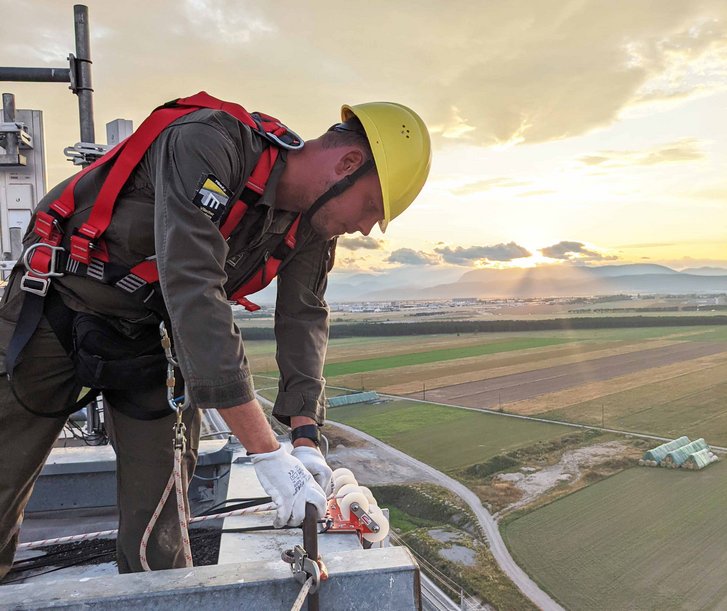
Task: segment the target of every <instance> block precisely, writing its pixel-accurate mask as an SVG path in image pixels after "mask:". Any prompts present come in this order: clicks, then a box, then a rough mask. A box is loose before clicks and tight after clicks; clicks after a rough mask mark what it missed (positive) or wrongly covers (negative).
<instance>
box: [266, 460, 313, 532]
mask: <svg viewBox="0 0 727 611" xmlns="http://www.w3.org/2000/svg"><path fill="white" fill-rule="evenodd" d="M252 464H253V465H254V466H255V473H256V474H257V478H258V479H259V480H260V483H261V484H262V487H263V488H264V489H265V492H267V493H268V494H269V495H270V498H272V500H273V503H275V505H276V509H277V513H276V515H275V521H274V522H273V526H274V527H275V528H282V527H283V526H286V525H287V526H299V525H300V524H301V523H302V522H303V518H305V504H306V503H312V504H313V505H315V506H316V509H317V510H318V518H319V519H321V518H323V517H324V516H325V515H326V495H325V494H323V490H321V487H320V486H319V485H318V484H316V482H315V480H314V479H313V476H312V475H311V474H310V473H308V470H307V469H306V468H305V467H304V466H303V464H302V463H301V462H300V460H298V459H297V458H295V457H293V456H291V455H290V454H288V451H287V450H286V449H285V447H284V446H280V447H279V448H278V449H277V450H275V451H274V452H267V453H265V454H254V455H253V457H252Z"/></svg>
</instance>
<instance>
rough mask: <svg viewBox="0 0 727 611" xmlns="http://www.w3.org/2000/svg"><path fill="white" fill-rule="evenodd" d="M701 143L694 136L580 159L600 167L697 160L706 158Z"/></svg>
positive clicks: (588, 164) (602, 152)
mask: <svg viewBox="0 0 727 611" xmlns="http://www.w3.org/2000/svg"><path fill="white" fill-rule="evenodd" d="M700 145H701V143H700V141H699V140H696V139H694V138H682V139H681V140H676V141H674V142H668V143H665V144H660V145H659V146H656V147H653V148H651V149H646V150H643V151H634V150H620V151H619V150H609V151H601V152H599V153H598V154H596V155H585V156H583V157H581V158H580V159H579V161H580V162H581V163H582V164H584V165H587V166H596V167H599V168H604V167H607V168H622V167H626V166H633V165H657V164H660V163H675V162H681V161H696V160H698V159H703V158H704V152H703V151H702V149H701V146H700Z"/></svg>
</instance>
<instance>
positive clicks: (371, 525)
mask: <svg viewBox="0 0 727 611" xmlns="http://www.w3.org/2000/svg"><path fill="white" fill-rule="evenodd" d="M351 513H352V514H354V515H355V516H356V517H357V518H358V520H359V522H360V523H361V524H363V525H364V526H365V527H366V528H368V529H369V530H370V531H371V532H372V533H377V532H379V531H380V530H381V526H379V524H378V523H377V522H376V520H374V519H373V518H372V517H371V516H370V515H369V514H368V513H366V512H365V511H364V510H363V509H361V505H359V504H358V503H351Z"/></svg>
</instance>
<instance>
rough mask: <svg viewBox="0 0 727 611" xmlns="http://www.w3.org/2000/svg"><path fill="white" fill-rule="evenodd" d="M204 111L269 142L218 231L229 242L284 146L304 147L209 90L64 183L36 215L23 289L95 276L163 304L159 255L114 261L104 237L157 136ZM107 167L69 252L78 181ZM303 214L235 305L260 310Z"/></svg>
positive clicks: (163, 113)
mask: <svg viewBox="0 0 727 611" xmlns="http://www.w3.org/2000/svg"><path fill="white" fill-rule="evenodd" d="M202 108H210V109H215V110H222V111H224V112H226V113H228V114H230V115H232V116H233V117H235V118H236V119H237V120H238V121H240V122H241V123H243V124H244V125H247V126H248V127H250V128H251V129H252V130H254V131H255V132H257V133H259V134H260V135H262V136H263V137H264V138H266V139H267V140H268V141H269V142H270V144H271V145H272V146H268V147H266V148H265V150H264V151H263V153H262V155H261V156H260V158H259V159H258V162H257V164H256V165H255V167H254V169H253V171H252V173H251V174H250V177H249V178H248V180H247V182H246V183H245V187H244V189H243V191H242V193H241V195H240V199H239V200H238V201H237V202H235V203H234V205H233V206H232V207H231V209H230V211H229V213H228V214H227V218H226V219H225V220H224V222H223V223H222V225H221V227H220V232H221V234H222V236H223V237H224V238H225V239H227V238H228V237H229V236H230V234H231V233H232V231H233V230H234V229H235V227H236V226H237V225H238V224H239V222H240V221H241V220H242V218H243V217H244V216H245V213H246V212H247V210H248V209H249V208H250V206H252V205H254V204H255V203H256V202H257V201H258V200H259V199H260V197H261V196H262V194H263V192H264V191H265V187H266V185H267V181H268V179H269V177H270V174H271V172H272V169H273V166H274V164H275V161H276V160H277V158H278V155H279V153H280V149H281V148H285V149H293V150H295V149H299V148H301V147H302V146H303V141H302V140H301V139H300V138H299V137H298V136H297V135H296V134H295V133H294V132H292V131H290V130H289V129H288V128H287V127H285V126H284V125H283V124H282V123H280V121H278V120H277V119H275V118H273V117H270V116H268V115H264V114H261V113H249V112H248V111H246V110H245V109H244V108H243V107H242V106H239V105H238V104H234V103H230V102H224V101H222V100H218V99H217V98H214V97H212V96H210V95H208V94H207V93H205V92H200V93H198V94H196V95H193V96H191V97H188V98H180V99H177V100H173V101H172V102H168V103H167V104H164V105H163V106H160V107H159V108H157V109H156V110H154V112H152V114H151V115H150V116H149V117H148V118H147V119H146V120H145V121H144V122H143V123H142V124H141V125H140V126H139V128H138V130H137V131H135V132H134V134H132V135H131V136H130V137H129V138H127V139H126V140H124V141H123V142H121V143H119V144H118V145H117V146H116V147H114V148H113V149H112V150H111V151H109V152H108V153H107V154H106V155H104V156H103V157H101V158H100V159H98V160H97V161H95V162H94V163H93V164H91V165H90V166H88V167H87V168H85V169H84V170H82V171H81V172H79V173H78V174H77V175H76V176H75V177H74V179H73V180H72V181H70V182H69V183H68V185H66V187H65V189H64V190H63V192H62V193H61V195H60V197H59V198H58V199H57V200H56V201H54V202H53V203H52V204H51V205H50V208H49V209H48V211H47V212H45V211H38V212H37V213H36V220H35V226H34V229H33V231H34V232H35V233H36V234H37V235H38V236H39V237H40V241H39V242H38V243H36V244H33V245H32V246H30V247H29V248H28V249H27V250H26V252H25V255H24V257H23V262H24V264H25V267H26V269H27V270H28V271H27V272H26V273H25V275H24V276H23V278H22V280H21V288H22V289H23V290H24V291H27V292H28V293H32V294H35V295H39V296H41V297H43V296H45V295H46V293H47V292H48V287H49V285H50V278H52V277H56V276H63V275H65V274H70V275H76V276H84V277H90V278H93V279H94V280H98V281H100V282H103V283H104V284H110V285H113V286H116V287H118V288H120V289H122V290H123V291H126V292H127V293H132V294H135V295H138V296H140V297H141V299H142V301H143V302H144V303H146V304H148V305H150V306H151V305H152V304H153V303H155V302H156V303H159V300H160V299H161V295H160V291H159V290H158V282H159V271H158V269H157V265H156V260H155V258H156V257H155V256H151V257H147V258H146V259H145V260H143V261H141V262H140V263H138V264H137V265H135V266H134V267H132V268H131V269H128V268H126V267H124V266H123V265H119V264H117V263H114V262H112V261H110V259H109V255H108V251H107V248H106V245H105V243H104V240H103V234H104V232H105V231H106V229H107V228H108V226H109V224H110V223H111V218H112V215H113V210H114V204H115V203H116V201H117V199H118V196H119V193H120V192H121V189H122V188H123V186H124V184H125V183H126V181H127V180H128V178H129V176H130V175H131V173H132V172H133V170H134V169H135V168H136V166H137V165H138V164H139V162H140V161H141V159H142V157H143V156H144V153H146V151H147V150H148V149H149V147H150V146H151V144H152V142H153V141H154V140H155V139H156V138H157V136H158V135H159V134H160V133H161V132H162V131H163V130H164V129H165V128H166V127H168V126H169V125H170V124H171V123H172V122H173V121H175V120H177V119H179V118H180V117H183V116H185V115H187V114H189V113H191V112H194V111H196V110H200V109H202ZM106 164H112V166H111V169H110V171H109V173H108V176H107V177H106V179H105V181H104V183H103V185H102V187H101V189H100V191H99V193H98V196H97V198H96V201H95V202H94V204H93V208H92V209H91V214H90V216H89V218H88V220H87V221H86V222H85V223H83V224H82V225H81V226H80V227H79V228H78V229H77V230H75V231H74V233H73V235H71V236H70V240H69V247H68V249H66V248H65V247H64V246H62V245H61V242H62V241H63V238H64V233H63V229H62V225H63V223H64V222H65V221H66V220H67V219H68V218H69V217H70V216H71V215H72V214H73V213H74V211H75V208H76V205H75V199H74V189H75V187H76V185H77V184H78V181H79V180H80V179H81V178H82V177H83V176H85V175H86V174H88V173H89V172H91V171H93V170H94V169H97V168H99V167H101V166H104V165H106ZM299 224H300V215H298V217H297V218H296V219H295V221H294V222H293V223H292V225H291V226H290V228H289V229H288V232H287V234H286V235H285V238H284V239H283V241H282V242H281V244H280V246H279V247H278V248H276V249H275V251H274V252H272V253H271V254H270V256H268V257H266V259H265V260H264V261H263V262H262V263H261V266H260V268H259V269H258V270H257V271H256V272H254V273H253V275H252V277H250V278H249V279H248V280H247V281H246V282H244V283H243V285H242V286H240V287H239V288H237V289H236V290H235V291H234V293H233V294H232V295H230V300H231V301H233V302H235V303H238V304H240V305H242V306H243V307H245V308H246V309H247V310H249V311H255V310H258V309H260V308H259V306H257V305H255V304H254V303H252V302H251V301H249V300H248V299H247V295H250V294H252V293H255V292H257V291H259V290H261V289H263V288H265V287H266V286H267V285H268V284H270V282H271V281H272V279H273V278H274V277H275V276H276V274H277V272H278V269H279V267H280V264H281V262H282V261H283V259H284V258H285V256H286V255H287V254H288V253H289V252H290V251H291V250H293V249H294V248H295V244H296V235H297V231H298V227H299Z"/></svg>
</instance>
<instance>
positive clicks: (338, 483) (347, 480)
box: [331, 473, 358, 496]
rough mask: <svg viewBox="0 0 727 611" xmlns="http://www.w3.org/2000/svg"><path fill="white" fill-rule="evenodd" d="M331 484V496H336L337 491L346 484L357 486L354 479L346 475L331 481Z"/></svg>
mask: <svg viewBox="0 0 727 611" xmlns="http://www.w3.org/2000/svg"><path fill="white" fill-rule="evenodd" d="M331 482H332V486H331V496H338V491H339V490H340V489H341V488H343V487H344V486H346V485H347V484H352V485H354V486H358V482H357V481H356V478H355V477H354V476H353V475H349V474H347V473H343V474H341V475H339V476H338V477H337V478H335V479H332V480H331Z"/></svg>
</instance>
